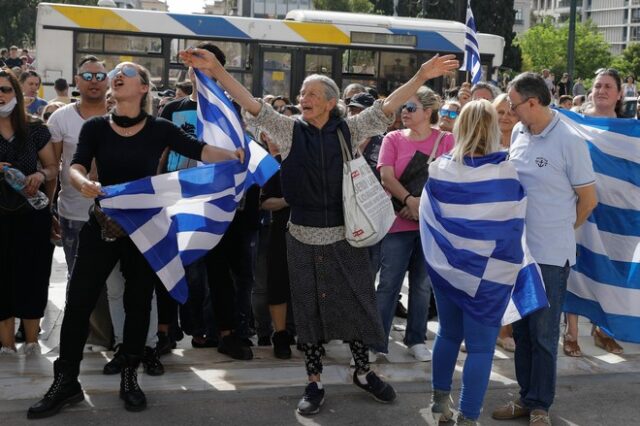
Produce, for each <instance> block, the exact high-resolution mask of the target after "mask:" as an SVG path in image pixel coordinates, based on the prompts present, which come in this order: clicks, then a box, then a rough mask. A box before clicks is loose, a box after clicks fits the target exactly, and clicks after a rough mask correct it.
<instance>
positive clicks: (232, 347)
mask: <svg viewBox="0 0 640 426" xmlns="http://www.w3.org/2000/svg"><path fill="white" fill-rule="evenodd" d="M218 352H220V353H221V354H225V355H229V356H230V357H231V358H233V359H240V360H244V361H248V360H250V359H253V352H252V351H251V348H250V347H249V346H247V344H246V343H245V342H244V341H243V339H240V338H239V337H238V336H236V335H234V334H229V335H227V336H223V337H222V339H220V343H219V344H218Z"/></svg>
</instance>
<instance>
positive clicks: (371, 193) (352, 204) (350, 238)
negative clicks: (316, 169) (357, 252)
mask: <svg viewBox="0 0 640 426" xmlns="http://www.w3.org/2000/svg"><path fill="white" fill-rule="evenodd" d="M338 139H340V147H341V149H342V160H343V166H342V206H343V212H344V227H345V238H346V240H347V242H348V243H349V244H350V245H352V246H353V247H368V246H372V245H374V244H376V243H377V242H379V241H380V240H382V238H384V236H385V235H387V232H389V229H390V228H391V225H393V222H394V220H395V218H396V215H395V213H394V212H393V205H392V204H391V200H390V199H389V196H388V195H387V193H386V191H385V190H384V188H382V185H380V182H378V179H377V178H376V176H375V175H374V174H373V171H372V170H371V167H369V164H367V161H366V160H365V159H364V157H362V156H359V157H356V158H353V154H352V151H351V148H350V147H349V146H348V145H347V143H346V141H345V139H344V135H343V134H342V131H341V130H340V129H338Z"/></svg>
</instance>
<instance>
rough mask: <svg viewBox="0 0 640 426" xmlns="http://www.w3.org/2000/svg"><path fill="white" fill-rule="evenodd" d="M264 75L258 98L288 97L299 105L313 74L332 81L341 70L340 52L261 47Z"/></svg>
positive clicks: (259, 61) (260, 57)
mask: <svg viewBox="0 0 640 426" xmlns="http://www.w3.org/2000/svg"><path fill="white" fill-rule="evenodd" d="M258 64H259V68H258V69H259V70H260V71H259V72H258V73H256V74H258V75H260V78H259V79H257V80H258V81H256V82H255V84H256V85H255V86H254V93H256V94H257V95H258V96H265V95H275V96H285V97H287V98H288V99H290V100H291V102H292V103H294V104H295V103H296V99H295V97H296V96H297V95H298V92H299V90H300V86H301V85H302V81H303V80H304V79H305V77H306V76H308V75H310V74H325V75H327V76H329V77H331V78H336V77H339V75H338V76H336V73H335V70H337V69H338V50H337V49H319V48H306V47H301V46H276V45H261V46H260V48H259V53H258Z"/></svg>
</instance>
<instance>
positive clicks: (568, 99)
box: [559, 95, 573, 104]
mask: <svg viewBox="0 0 640 426" xmlns="http://www.w3.org/2000/svg"><path fill="white" fill-rule="evenodd" d="M563 102H572V103H573V97H572V96H571V95H562V96H560V99H559V103H560V104H562V103H563Z"/></svg>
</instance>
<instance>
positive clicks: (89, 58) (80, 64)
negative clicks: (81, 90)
mask: <svg viewBox="0 0 640 426" xmlns="http://www.w3.org/2000/svg"><path fill="white" fill-rule="evenodd" d="M87 62H95V63H98V64H102V65H104V62H102V61H101V60H100V59H98V57H97V56H94V55H86V56H83V57H82V58H80V62H78V67H77V71H76V72H77V73H78V74H79V73H80V68H82V67H83V66H84V64H86V63H87Z"/></svg>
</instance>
